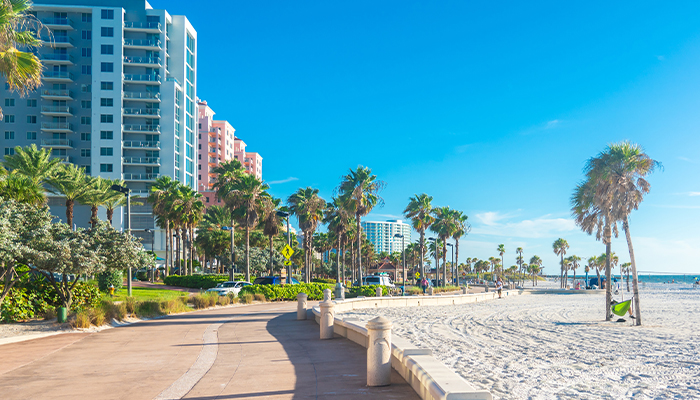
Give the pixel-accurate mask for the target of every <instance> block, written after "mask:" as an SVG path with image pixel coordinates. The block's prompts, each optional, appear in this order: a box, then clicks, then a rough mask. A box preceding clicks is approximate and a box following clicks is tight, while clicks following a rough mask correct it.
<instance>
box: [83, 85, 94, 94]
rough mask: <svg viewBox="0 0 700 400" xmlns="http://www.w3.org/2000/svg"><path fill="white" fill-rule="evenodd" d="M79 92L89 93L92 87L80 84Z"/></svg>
mask: <svg viewBox="0 0 700 400" xmlns="http://www.w3.org/2000/svg"><path fill="white" fill-rule="evenodd" d="M80 91H81V92H82V93H90V92H92V85H86V84H82V85H80Z"/></svg>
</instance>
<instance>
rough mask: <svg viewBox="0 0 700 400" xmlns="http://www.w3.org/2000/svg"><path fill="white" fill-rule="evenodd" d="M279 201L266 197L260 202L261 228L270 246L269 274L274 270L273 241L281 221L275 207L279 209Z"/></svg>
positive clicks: (278, 231)
mask: <svg viewBox="0 0 700 400" xmlns="http://www.w3.org/2000/svg"><path fill="white" fill-rule="evenodd" d="M281 202H282V200H281V199H276V198H274V197H267V198H265V199H263V202H262V214H263V220H264V221H265V225H264V227H263V233H264V234H265V236H267V237H268V239H269V245H270V274H272V272H273V270H274V265H273V256H272V252H273V239H274V237H275V236H277V235H279V233H280V227H281V226H282V219H281V218H280V216H279V215H277V207H279V205H280V203H281Z"/></svg>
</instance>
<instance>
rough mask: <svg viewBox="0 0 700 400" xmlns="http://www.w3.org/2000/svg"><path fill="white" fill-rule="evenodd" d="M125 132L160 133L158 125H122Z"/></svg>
mask: <svg viewBox="0 0 700 400" xmlns="http://www.w3.org/2000/svg"><path fill="white" fill-rule="evenodd" d="M124 130H125V131H140V132H160V125H124Z"/></svg>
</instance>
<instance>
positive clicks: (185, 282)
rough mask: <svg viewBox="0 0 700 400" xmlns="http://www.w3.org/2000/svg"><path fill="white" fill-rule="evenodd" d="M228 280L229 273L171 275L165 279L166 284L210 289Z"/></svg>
mask: <svg viewBox="0 0 700 400" xmlns="http://www.w3.org/2000/svg"><path fill="white" fill-rule="evenodd" d="M226 281H228V275H170V276H168V277H166V278H165V279H164V280H163V282H164V283H165V284H166V285H170V286H181V287H188V288H194V289H210V288H213V287H214V286H216V285H218V284H219V283H221V282H226Z"/></svg>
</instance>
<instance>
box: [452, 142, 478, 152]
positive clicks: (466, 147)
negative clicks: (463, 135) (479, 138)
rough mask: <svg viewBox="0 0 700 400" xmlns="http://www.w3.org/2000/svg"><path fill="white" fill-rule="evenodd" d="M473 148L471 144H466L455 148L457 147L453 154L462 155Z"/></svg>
mask: <svg viewBox="0 0 700 400" xmlns="http://www.w3.org/2000/svg"><path fill="white" fill-rule="evenodd" d="M473 146H474V144H472V143H467V144H463V145H460V146H457V147H455V153H464V152H465V151H467V150H468V149H469V148H470V147H473Z"/></svg>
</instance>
